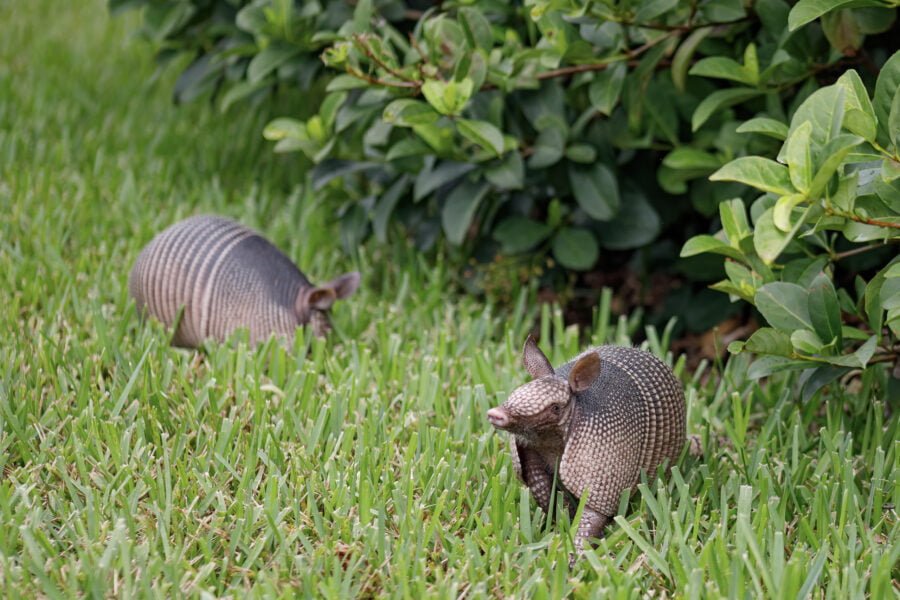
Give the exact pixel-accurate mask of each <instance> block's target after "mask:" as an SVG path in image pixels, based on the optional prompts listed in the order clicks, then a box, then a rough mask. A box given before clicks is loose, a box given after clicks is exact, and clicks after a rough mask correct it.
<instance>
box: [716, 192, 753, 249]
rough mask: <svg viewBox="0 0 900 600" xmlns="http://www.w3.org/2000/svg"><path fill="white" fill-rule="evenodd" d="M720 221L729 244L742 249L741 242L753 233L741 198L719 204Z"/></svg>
mask: <svg viewBox="0 0 900 600" xmlns="http://www.w3.org/2000/svg"><path fill="white" fill-rule="evenodd" d="M719 219H720V220H721V221H722V228H723V229H724V230H725V235H727V236H728V241H729V243H730V244H731V245H732V246H733V247H734V248H740V246H741V240H743V239H744V238H745V237H747V236H749V235H750V233H751V230H750V222H749V221H748V220H747V209H746V207H745V206H744V201H743V200H741V199H740V198H732V199H731V200H725V201H724V202H720V203H719Z"/></svg>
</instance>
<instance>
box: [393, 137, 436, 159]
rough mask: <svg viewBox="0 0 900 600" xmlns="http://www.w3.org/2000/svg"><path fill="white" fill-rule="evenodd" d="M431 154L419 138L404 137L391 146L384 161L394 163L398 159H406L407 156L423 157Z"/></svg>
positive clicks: (429, 149)
mask: <svg viewBox="0 0 900 600" xmlns="http://www.w3.org/2000/svg"><path fill="white" fill-rule="evenodd" d="M426 154H431V148H429V147H428V145H427V144H425V142H424V141H422V139H421V138H419V137H405V138H402V139H401V140H400V141H399V142H397V143H396V144H393V145H392V146H391V147H390V149H389V150H388V151H387V154H385V156H384V159H385V160H387V161H389V162H390V161H394V160H397V159H398V158H406V157H409V156H419V157H421V156H424V155H426Z"/></svg>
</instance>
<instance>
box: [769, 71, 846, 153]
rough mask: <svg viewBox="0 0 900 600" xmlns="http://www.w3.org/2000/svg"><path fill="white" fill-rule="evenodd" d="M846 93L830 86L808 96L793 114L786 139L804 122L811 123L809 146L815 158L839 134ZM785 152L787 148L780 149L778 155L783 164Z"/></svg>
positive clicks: (844, 90)
mask: <svg viewBox="0 0 900 600" xmlns="http://www.w3.org/2000/svg"><path fill="white" fill-rule="evenodd" d="M846 93H847V92H846V89H845V88H844V86H841V85H830V86H828V87H824V88H821V89H819V90H816V91H815V92H813V93H812V94H810V96H809V97H808V98H807V99H806V100H804V101H803V103H802V104H800V106H799V107H798V108H797V110H796V111H795V112H794V116H793V118H792V119H791V128H790V132H789V133H788V137H790V134H791V133H793V132H794V130H795V129H796V128H797V127H799V126H800V125H802V124H803V123H804V122H805V121H809V122H810V123H812V131H811V132H810V145H811V147H812V151H813V156H814V157H817V156H818V151H819V150H820V149H821V148H823V147H824V146H825V144H827V143H828V141H829V140H830V139H831V138H832V137H834V136H835V135H837V134H838V132H839V129H840V125H841V122H842V121H843V118H844V98H845V96H846ZM786 152H787V148H786V147H782V148H781V151H779V153H778V160H779V161H781V162H784V157H785V153H786Z"/></svg>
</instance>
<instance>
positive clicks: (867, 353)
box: [822, 335, 878, 369]
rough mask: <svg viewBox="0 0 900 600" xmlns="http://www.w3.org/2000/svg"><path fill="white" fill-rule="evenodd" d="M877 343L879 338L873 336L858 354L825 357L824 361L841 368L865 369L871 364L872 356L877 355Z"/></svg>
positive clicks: (857, 350)
mask: <svg viewBox="0 0 900 600" xmlns="http://www.w3.org/2000/svg"><path fill="white" fill-rule="evenodd" d="M877 343H878V337H877V336H874V335H873V336H872V337H870V338H869V339H868V340H867V341H866V342H865V343H864V344H863V345H862V346H860V347H859V348H857V349H856V352H854V353H853V354H844V355H843V356H823V357H822V360H824V361H825V362H827V363H829V364H832V365H837V366H840V367H852V368H856V369H863V368H865V366H866V365H867V364H869V360H871V358H872V355H873V354H875V349H876V348H877Z"/></svg>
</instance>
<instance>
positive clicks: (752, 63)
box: [744, 42, 759, 85]
mask: <svg viewBox="0 0 900 600" xmlns="http://www.w3.org/2000/svg"><path fill="white" fill-rule="evenodd" d="M744 70H745V71H747V72H748V73H749V74H750V76H751V83H752V84H753V85H757V84H759V58H758V57H757V56H756V44H754V43H753V42H750V43H749V44H747V47H746V48H744Z"/></svg>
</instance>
